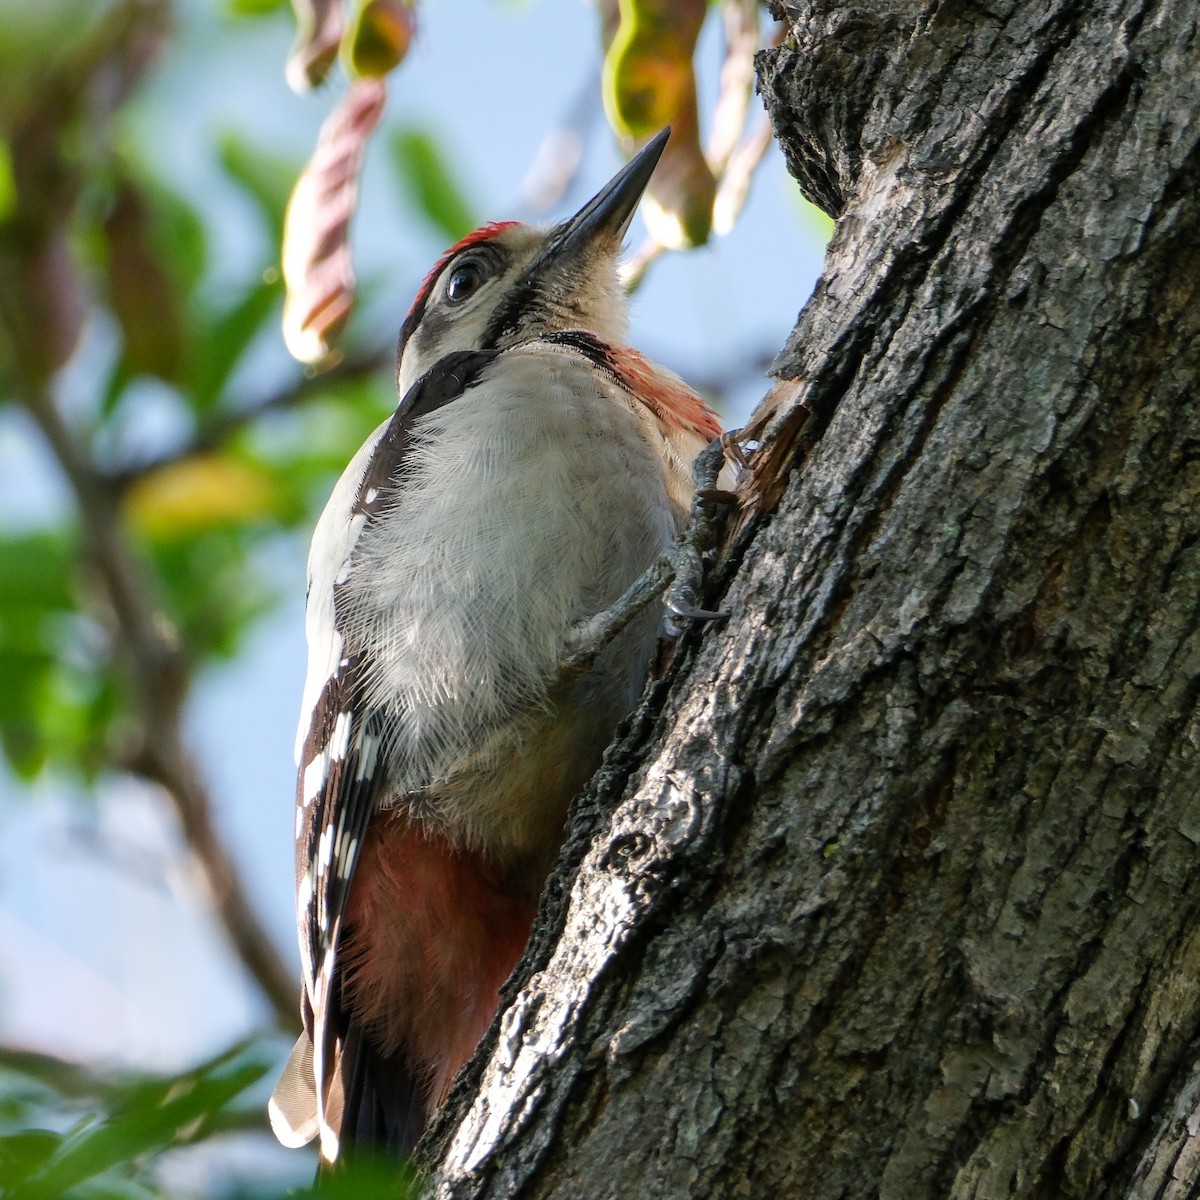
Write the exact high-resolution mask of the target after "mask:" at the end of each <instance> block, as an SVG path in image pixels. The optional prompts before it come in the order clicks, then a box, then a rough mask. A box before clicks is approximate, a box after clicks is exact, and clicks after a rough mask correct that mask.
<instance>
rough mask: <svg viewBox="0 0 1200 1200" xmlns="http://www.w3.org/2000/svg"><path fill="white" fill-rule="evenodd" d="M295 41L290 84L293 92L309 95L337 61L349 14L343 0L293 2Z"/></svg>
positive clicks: (289, 57)
mask: <svg viewBox="0 0 1200 1200" xmlns="http://www.w3.org/2000/svg"><path fill="white" fill-rule="evenodd" d="M292 9H293V10H294V11H295V14H296V25H297V27H298V28H297V32H296V42H295V44H294V45H293V46H292V52H291V53H290V54H289V55H288V61H287V72H286V74H287V81H288V86H289V87H290V88H291V89H292V91H294V92H302V93H303V92H307V91H311V90H312V89H313V88H315V87H316V86H317V85H318V84H319V83H321V82H323V81H324V79H325V76H326V75H328V74H329V68H330V67H332V66H333V62H334V59H336V58H337V53H338V46H339V45H340V44H341V41H342V31H343V29H344V28H345V25H346V15H345V13H344V11H343V8H342V0H292Z"/></svg>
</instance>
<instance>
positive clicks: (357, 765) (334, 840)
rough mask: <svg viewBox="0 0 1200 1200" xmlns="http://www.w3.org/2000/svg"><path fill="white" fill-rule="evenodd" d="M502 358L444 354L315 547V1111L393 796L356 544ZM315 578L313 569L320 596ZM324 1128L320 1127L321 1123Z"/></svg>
mask: <svg viewBox="0 0 1200 1200" xmlns="http://www.w3.org/2000/svg"><path fill="white" fill-rule="evenodd" d="M497 353H498V352H497V351H464V352H458V353H455V354H451V355H448V356H447V357H446V358H444V359H442V360H441V361H439V362H438V363H437V364H436V365H435V366H434V367H433V368H432V369H431V370H430V371H429V372H427V373H426V374H425V375H424V376H423V377H422V378H421V379H420V380H418V381H417V382H416V383H415V384H414V385H413V386H412V388H410V389H409V392H408V394H407V395H406V396H405V397H404V400H403V401H402V402H401V404H400V406H399V407H398V408H397V410H396V413H395V414H394V416H393V417H392V419H391V420H390V421H389V422H388V424H387V426H386V427H385V428H384V429H383V431H382V433H381V434H380V436H379V437H378V439H377V441H376V443H375V446H374V448H373V450H372V451H371V453H370V456H369V458H368V460H367V462H366V464H365V466H364V467H363V470H362V475H361V477H360V479H359V482H358V486H357V489H356V492H355V494H354V497H353V500H352V502H350V503H349V504H348V506H347V508H346V510H345V511H344V513H343V514H342V517H341V519H340V520H335V521H334V522H333V523H332V525H331V528H332V530H333V533H332V534H331V535H329V538H330V541H331V544H329V545H325V546H320V545H318V544H317V543H316V539H314V547H313V558H314V559H317V558H319V557H320V556H325V557H324V560H322V568H323V569H322V571H321V572H320V580H321V587H322V590H323V591H324V592H325V593H326V594H314V593H313V592H310V595H309V598H308V603H309V608H310V618H314V619H310V624H309V658H310V663H319V664H328V667H329V673H328V675H327V676H326V678H325V679H324V681H323V683H320V685H319V687H318V688H317V689H316V690H315V695H314V696H313V697H312V703H311V709H310V712H309V713H308V716H307V723H306V726H305V733H304V737H303V740H302V742H301V744H300V753H299V767H300V771H299V777H298V780H297V788H296V805H297V814H296V916H297V922H298V926H299V935H300V952H301V958H302V961H303V967H304V988H305V993H306V998H307V1001H308V1006H307V1007H308V1008H310V1009H311V1013H312V1028H311V1029H310V1030H309V1032H310V1035H311V1036H312V1040H313V1067H314V1076H315V1083H316V1090H317V1096H318V1103H319V1105H320V1098H321V1097H322V1094H323V1091H324V1087H323V1085H324V1082H325V1076H326V1073H327V1071H328V1069H329V1067H330V1066H331V1064H332V1061H333V1058H332V1056H333V1049H334V1046H333V1043H334V1041H335V1039H336V1038H337V1037H338V1036H340V1032H339V1031H340V1029H341V1028H342V1024H343V1022H342V1018H341V1014H340V1013H338V1012H337V1011H336V1009H337V1006H338V996H337V980H336V978H335V970H336V962H337V948H338V941H339V936H340V932H341V922H342V917H343V914H344V912H345V908H346V902H347V899H348V897H349V893H350V885H351V882H352V880H353V876H354V868H355V865H356V863H357V860H358V854H359V849H360V847H361V845H362V839H363V836H364V835H365V833H366V829H367V825H368V823H369V821H370V819H371V816H372V815H373V814H374V812H375V810H376V808H377V807H378V805H379V803H380V802H381V801H384V800H386V799H387V798H388V797H387V796H386V795H385V794H384V793H385V791H386V781H385V780H383V779H381V777H380V775H381V766H382V764H384V763H385V762H386V753H385V750H386V745H385V740H386V738H387V733H388V730H387V721H388V719H389V718H388V714H387V713H386V712H385V711H382V710H379V709H377V708H374V707H373V706H372V705H371V704H370V703H369V702H368V700H367V699H366V696H367V689H366V688H365V686H364V680H365V679H366V677H367V675H368V673H369V672H370V669H371V657H372V648H371V647H369V646H353V645H350V644H349V641H348V636H349V633H348V631H349V630H350V629H351V628H352V627H353V623H352V621H351V620H350V614H348V613H346V612H345V611H344V609H345V605H346V600H345V597H344V596H343V595H342V592H343V585H344V583H345V581H346V579H347V578H348V577H349V575H350V573H351V572H352V571H353V569H354V554H355V547H356V545H358V544H359V543H360V541H361V539H362V538H363V536H364V534H366V533H367V532H368V531H369V529H370V527H371V524H372V522H374V521H376V520H379V519H380V517H381V515H382V514H383V513H384V512H386V510H387V508H388V505H389V501H390V500H391V499H392V498H393V497H394V494H395V491H396V489H398V488H401V487H403V477H404V460H405V455H406V452H407V450H408V448H409V446H410V444H411V440H412V427H413V422H414V421H415V420H417V419H418V418H420V417H422V416H424V415H427V414H428V413H431V412H433V411H435V410H436V409H438V408H440V407H442V406H443V405H445V404H448V403H450V402H451V401H453V400H455V399H456V398H457V397H459V396H461V395H462V394H463V392H464V391H465V390H466V389H467V388H468V387H470V386H471V384H472V383H473V382H474V381H475V380H476V379H477V378H478V376H479V373H480V372H481V371H482V370H483V368H484V367H486V366H487V364H488V363H490V362H491V361H492V360H493V359H495V358H496V356H497ZM335 498H338V492H336V491H335ZM346 499H347V498H346V496H345V495H344V494H343V495H342V496H341V497H340V501H341V502H342V503H346ZM330 503H331V504H332V503H334V501H333V500H331V501H330ZM335 516H336V514H335ZM322 524H323V525H324V524H325V522H324V521H323V523H322ZM320 528H321V527H319V528H318V535H320ZM317 579H318V575H317V572H314V573H313V587H314V588H316V587H317ZM321 1123H322V1127H323V1128H324V1119H323V1114H321Z"/></svg>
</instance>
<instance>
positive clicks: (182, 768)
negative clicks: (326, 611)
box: [22, 383, 296, 1028]
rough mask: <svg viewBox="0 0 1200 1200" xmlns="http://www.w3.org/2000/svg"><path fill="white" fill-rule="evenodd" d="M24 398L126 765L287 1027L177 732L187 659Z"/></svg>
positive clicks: (290, 989)
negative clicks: (122, 708)
mask: <svg viewBox="0 0 1200 1200" xmlns="http://www.w3.org/2000/svg"><path fill="white" fill-rule="evenodd" d="M22 399H23V401H24V403H25V406H26V407H27V408H28V409H29V411H30V413H31V414H32V415H33V417H34V419H35V420H36V421H37V423H38V425H39V427H40V428H41V430H42V433H43V435H44V436H45V438H46V440H47V442H49V444H50V447H51V449H52V450H53V451H54V454H55V456H56V457H57V459H58V461H59V464H60V466H61V467H62V469H63V472H64V473H65V475H66V477H67V480H68V482H69V483H70V485H71V489H72V491H73V492H74V493H75V499H76V502H77V504H78V508H79V519H80V521H81V522H82V525H83V531H84V544H85V547H86V553H87V555H88V557H89V558H90V559H91V562H92V565H93V567H94V569H95V573H96V578H97V579H98V581H99V583H100V585H101V588H102V592H103V596H104V599H105V600H106V601H107V604H108V606H109V609H110V612H111V618H112V623H113V626H114V636H115V641H116V643H117V645H118V647H119V650H120V653H121V655H122V657H123V659H124V662H125V666H126V669H127V671H128V674H129V678H130V680H131V683H132V685H133V694H134V698H135V705H136V710H137V716H138V718H139V722H140V727H141V728H140V742H139V744H138V745H137V746H136V747H135V748H134V749H133V750H132V752H131V753H130V754H129V756H128V758H127V760H126V763H125V765H126V766H127V767H128V768H129V769H130V770H132V771H134V772H136V773H137V774H139V775H141V776H142V777H143V778H145V779H148V780H151V781H153V782H155V783H157V784H159V785H160V786H161V787H162V788H163V790H164V791H165V792H166V794H167V796H168V797H169V798H170V800H171V802H172V804H173V805H174V808H175V812H176V815H177V816H178V818H179V823H180V826H181V828H182V830H183V836H184V839H185V841H186V843H187V847H188V850H189V851H190V853H191V854H192V856H193V857H194V858H195V860H196V862H197V863H198V864H199V866H200V868H201V871H202V873H203V876H204V879H205V881H206V883H207V886H208V890H209V893H210V895H211V898H212V902H213V906H214V908H215V909H216V912H217V915H218V917H219V919H220V921H221V924H222V925H223V926H224V928H225V931H226V933H227V935H228V936H229V939H230V941H231V942H232V943H233V946H234V949H235V950H236V951H237V954H238V956H239V957H240V959H241V960H242V963H243V964H244V966H245V968H246V970H247V971H248V972H249V974H250V975H251V976H252V977H253V978H254V979H255V980H256V982H257V983H258V984H259V986H260V987H261V988H262V990H263V992H264V994H265V995H266V997H267V999H268V1001H269V1002H270V1004H271V1008H272V1010H273V1012H274V1015H275V1018H276V1020H277V1021H278V1022H279V1024H280V1025H281V1026H283V1027H285V1028H286V1027H289V1026H291V1025H293V1024H294V1023H295V1020H296V1016H295V981H294V980H293V979H292V977H291V973H290V972H289V971H288V970H287V969H286V968H285V966H284V964H283V960H282V959H281V958H280V956H279V955H278V954H277V953H276V951H275V948H274V945H273V944H272V941H271V937H270V935H269V934H268V932H267V930H266V929H265V928H264V926H263V925H262V923H261V922H260V921H259V919H258V916H257V914H256V912H255V910H254V907H253V906H252V904H251V903H250V899H249V897H248V896H247V895H246V892H245V890H244V888H243V887H242V883H241V879H240V877H239V875H238V872H237V868H236V867H235V865H234V862H233V858H232V856H231V855H230V853H229V850H228V848H227V847H226V845H225V843H224V842H223V840H222V838H221V836H220V834H219V833H218V831H217V829H216V826H215V824H214V822H213V817H212V803H211V800H210V798H209V795H208V791H207V789H206V787H205V785H204V782H203V779H202V776H201V773H200V771H199V769H198V767H197V765H196V763H195V761H194V760H193V758H192V755H191V753H190V751H189V750H188V748H187V746H186V744H185V741H184V736H183V702H184V699H185V697H186V694H187V689H188V683H189V674H188V667H187V663H186V660H185V658H184V655H183V652H182V651H181V649H180V647H179V644H178V642H177V640H176V637H175V633H174V630H173V629H172V628H171V626H170V623H169V622H168V620H167V618H166V616H165V614H164V613H163V612H162V611H161V610H160V609H159V608H158V607H157V606H156V604H155V602H154V598H153V591H154V589H153V586H152V584H151V581H150V579H149V577H148V575H147V572H146V571H145V570H144V569H143V567H142V565H141V563H139V562H138V560H137V558H136V557H135V555H134V553H133V551H132V549H131V548H130V546H129V545H128V543H127V542H126V540H125V537H124V535H123V533H122V531H121V526H120V518H119V514H118V507H117V492H116V491H115V489H113V488H112V487H111V486H110V485H109V484H108V482H107V481H106V480H105V479H104V478H103V477H102V476H101V475H100V474H99V472H97V471H96V469H95V468H94V466H93V464H92V463H91V462H90V461H89V459H88V457H87V456H86V454H85V453H84V451H83V450H82V449H81V447H80V446H79V445H78V444H77V442H76V440H75V438H74V437H73V436H72V434H71V432H70V430H68V429H67V427H66V426H65V424H64V423H63V420H62V417H61V415H60V414H59V412H58V410H57V408H56V407H55V406H54V403H53V401H52V400H51V398H50V396H49V394H48V393H47V391H46V390H45V388H44V387H42V386H40V385H38V384H33V383H27V385H26V388H25V395H23V396H22Z"/></svg>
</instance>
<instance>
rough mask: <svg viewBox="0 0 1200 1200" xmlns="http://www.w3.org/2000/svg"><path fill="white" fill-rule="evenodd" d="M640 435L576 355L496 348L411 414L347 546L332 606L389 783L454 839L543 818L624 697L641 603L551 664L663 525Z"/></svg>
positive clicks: (639, 672)
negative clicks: (595, 640)
mask: <svg viewBox="0 0 1200 1200" xmlns="http://www.w3.org/2000/svg"><path fill="white" fill-rule="evenodd" d="M650 432H651V431H650V430H649V429H648V428H647V426H646V419H645V417H644V416H643V415H642V414H640V413H638V412H636V411H635V408H634V406H633V405H632V404H631V401H630V399H629V397H628V396H627V395H626V393H625V392H623V391H622V389H621V388H620V387H619V386H618V385H617V384H616V383H614V382H612V381H611V380H610V379H609V378H608V377H607V376H606V375H605V374H603V373H602V372H600V371H597V370H596V369H595V368H594V366H593V365H592V364H591V363H590V362H589V361H588V360H587V359H586V358H584V357H583V356H582V355H581V354H579V353H578V352H577V351H574V350H571V349H569V348H566V347H558V346H547V345H545V344H541V343H532V344H530V345H527V346H522V347H517V348H514V349H513V350H511V351H508V352H506V353H505V354H503V355H502V356H501V357H500V358H499V359H498V360H497V361H496V363H495V364H493V365H492V366H491V367H489V368H488V369H487V370H485V372H484V373H483V375H482V376H481V378H480V381H479V382H478V383H477V384H476V385H475V386H473V387H471V388H470V389H468V391H467V392H466V393H465V394H464V395H463V396H461V397H460V398H459V399H457V400H454V401H453V402H452V403H450V404H448V405H446V406H445V407H443V408H441V409H438V410H437V411H436V412H434V413H433V414H431V415H430V416H428V417H426V418H424V419H422V420H420V421H418V422H417V423H416V425H415V426H414V433H415V435H416V436H415V440H414V445H413V447H412V448H411V449H410V450H409V452H408V456H407V458H406V460H405V466H404V477H403V485H402V486H401V487H400V489H399V490H398V493H397V498H396V501H395V503H394V504H393V505H392V506H391V507H390V508H389V509H388V510H386V511H385V513H384V514H383V515H382V516H381V517H380V518H378V519H377V520H375V521H374V522H372V523H371V524H369V525H368V526H367V527H366V529H365V530H364V532H363V534H362V536H361V538H360V539H359V543H358V545H357V546H356V547H355V549H354V552H353V558H352V569H351V572H350V576H349V579H348V580H347V582H346V583H345V585H344V587H343V589H342V592H341V595H340V597H339V607H340V609H341V611H342V612H343V613H344V614H346V615H347V616H348V618H349V619H348V621H344V622H343V625H344V630H345V635H346V641H347V644H348V647H350V648H354V649H357V648H364V647H365V648H369V650H370V652H371V656H372V663H371V671H370V677H369V679H370V682H369V698H370V701H371V703H372V704H373V705H374V706H378V707H379V708H383V709H386V710H387V711H388V712H389V714H390V715H391V720H390V721H389V726H390V728H389V735H390V736H389V743H388V748H387V751H386V753H387V755H388V761H389V769H390V772H391V777H390V784H391V790H392V792H393V793H394V797H395V798H396V799H400V800H402V799H403V797H404V796H405V794H406V793H418V794H423V795H424V796H426V797H427V798H429V803H430V804H432V805H434V811H433V813H432V815H433V816H434V818H435V819H437V820H439V821H440V822H444V823H445V824H447V825H448V826H461V827H462V830H463V831H464V836H466V837H468V838H469V839H470V840H471V841H482V842H485V843H488V842H490V841H491V840H494V839H495V838H497V837H500V838H507V839H509V840H510V841H513V842H514V843H519V842H520V841H522V840H523V839H524V837H525V836H526V835H525V834H524V833H522V832H521V830H520V829H518V828H515V827H513V826H512V823H511V818H512V816H513V813H514V812H517V813H521V814H531V813H532V815H531V816H530V817H529V819H530V820H533V821H534V822H535V823H536V821H537V820H540V819H549V816H548V815H547V814H543V816H542V817H538V815H537V810H538V809H539V807H544V808H546V809H547V810H548V811H549V810H553V811H554V812H557V813H558V819H559V820H561V809H562V808H563V807H564V806H565V803H566V800H568V799H569V798H570V795H571V794H572V793H573V792H574V791H575V790H577V789H578V787H579V786H581V784H582V782H583V780H584V779H586V777H587V775H588V774H590V772H591V770H592V769H593V768H594V766H595V765H596V759H597V757H598V755H599V753H600V751H601V750H602V749H603V746H604V745H605V744H606V743H607V741H608V739H609V737H610V735H611V732H612V728H613V726H614V725H615V724H616V722H617V721H618V720H620V718H621V717H622V716H624V715H625V713H626V712H628V711H629V709H630V708H631V707H632V705H633V703H634V702H635V700H636V697H637V693H638V691H639V690H640V688H641V685H642V681H643V678H644V674H645V669H646V663H647V660H648V657H649V654H650V652H651V649H652V646H653V641H654V636H655V632H656V627H657V618H656V617H655V616H654V614H653V613H651V614H648V617H647V619H646V620H644V621H642V622H640V624H637V625H635V626H634V627H632V628H631V630H630V631H629V632H628V634H627V635H626V636H625V637H624V638H623V639H622V641H620V642H618V643H616V644H614V646H613V647H612V648H611V649H610V651H609V652H608V653H607V654H606V656H605V657H604V658H603V659H602V660H601V661H600V662H599V663H598V664H597V668H596V670H595V671H594V672H592V673H591V674H590V675H589V676H588V677H586V678H585V679H584V680H581V681H579V682H578V683H576V684H573V685H572V686H570V687H568V688H566V689H562V688H557V687H556V684H557V671H556V664H557V661H558V658H559V655H560V653H561V651H562V648H563V645H564V643H565V641H566V638H567V635H568V633H569V632H570V630H571V628H572V627H573V625H575V624H576V623H577V622H580V621H584V620H586V619H587V618H588V617H590V616H592V615H593V614H594V613H596V612H598V611H601V610H602V609H604V608H606V607H607V606H608V605H610V604H611V602H612V601H613V600H615V599H616V598H617V597H618V596H619V595H620V594H621V592H622V591H623V590H624V589H625V588H626V587H627V586H628V585H629V584H630V583H631V582H633V580H634V579H636V578H637V576H638V575H639V574H640V573H641V572H642V571H643V570H644V569H645V568H646V567H647V566H649V565H650V563H651V562H653V560H654V559H655V557H656V556H657V555H658V554H659V552H660V551H661V549H662V548H663V547H664V546H665V545H666V544H667V543H668V542H669V541H670V540H671V539H672V538H673V537H674V536H675V532H676V524H677V521H678V520H679V518H680V514H679V513H678V512H677V510H676V508H675V507H674V506H673V505H672V503H671V501H670V500H669V498H668V494H667V480H666V468H665V467H664V464H663V461H662V458H661V456H660V455H659V454H658V453H656V451H655V450H654V448H653V447H652V444H651V440H650V438H649V437H648V436H647V435H648V433H650ZM355 464H358V459H356V460H355V463H354V464H351V467H350V468H348V470H347V476H351V475H353V474H354V472H355V470H356V465H355ZM362 471H363V465H362V464H358V466H357V475H356V476H355V478H354V480H353V481H352V483H351V484H350V485H347V487H348V488H352V487H353V486H356V484H357V480H359V479H361V477H362ZM343 482H345V480H343ZM341 486H342V485H341V484H339V488H341ZM314 583H315V581H314ZM339 652H340V651H339ZM581 761H583V762H586V765H585V766H584V767H583V768H581V767H580V765H579V764H580V762H581ZM581 769H582V773H583V778H582V779H581V778H578V777H577V776H578V774H579V773H580V770H581ZM564 790H565V791H566V797H565V798H563V796H562V795H561V794H560V793H562V792H563V791H564ZM531 793H535V795H534V796H531ZM551 793H554V794H553V795H551ZM519 848H520V847H519V846H516V845H514V849H519Z"/></svg>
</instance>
